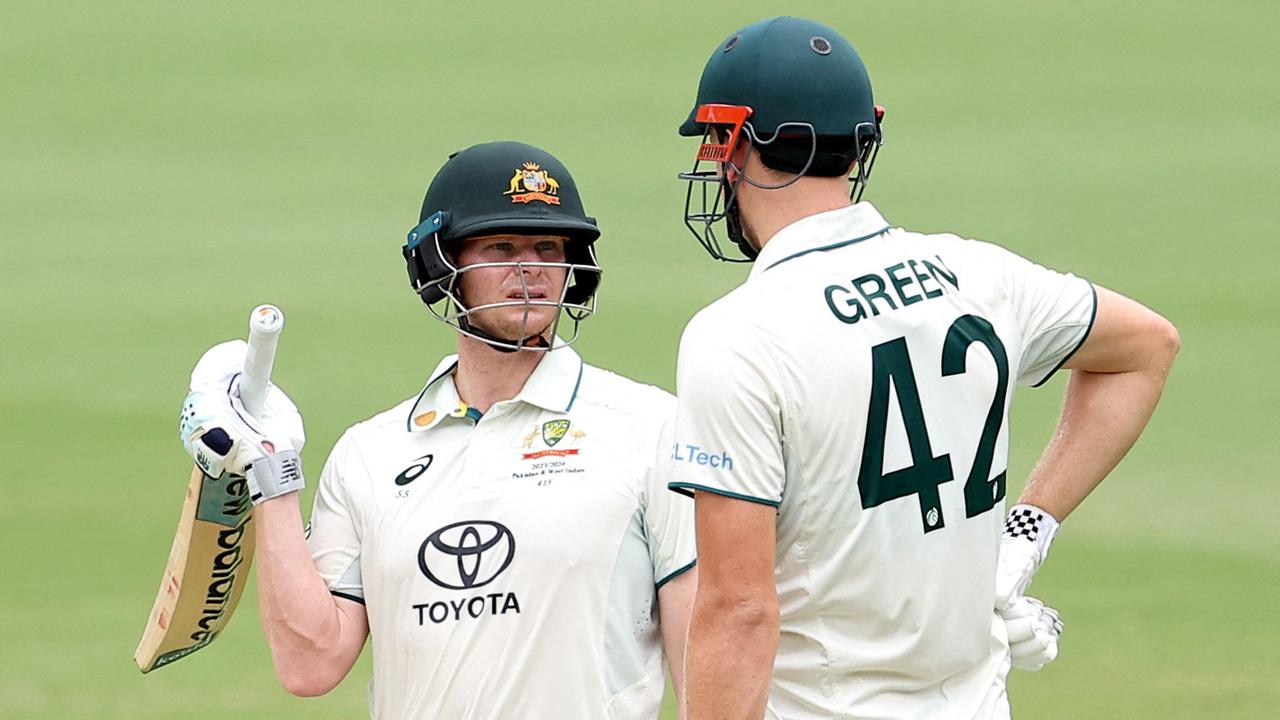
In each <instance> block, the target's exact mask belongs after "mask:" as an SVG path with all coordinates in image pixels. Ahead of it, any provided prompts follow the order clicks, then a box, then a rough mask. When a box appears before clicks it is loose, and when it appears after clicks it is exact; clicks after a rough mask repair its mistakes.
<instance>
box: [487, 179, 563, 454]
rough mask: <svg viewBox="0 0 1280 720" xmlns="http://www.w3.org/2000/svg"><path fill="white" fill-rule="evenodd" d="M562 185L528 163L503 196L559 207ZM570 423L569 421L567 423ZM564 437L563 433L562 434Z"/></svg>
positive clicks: (515, 200) (513, 199) (521, 201)
mask: <svg viewBox="0 0 1280 720" xmlns="http://www.w3.org/2000/svg"><path fill="white" fill-rule="evenodd" d="M559 192H560V183H559V182H557V181H556V179H555V178H553V177H551V176H550V175H548V174H547V171H546V170H543V169H542V166H540V165H538V163H533V162H527V163H525V164H524V167H519V168H516V172H515V174H514V175H512V176H511V181H510V187H509V188H508V189H507V191H506V192H504V193H502V194H503V195H510V196H511V202H513V203H530V202H533V201H535V200H537V201H540V202H544V203H546V204H548V205H559V204H560V198H558V197H556V195H557V194H559ZM566 422H568V421H566ZM561 434H562V435H563V433H561Z"/></svg>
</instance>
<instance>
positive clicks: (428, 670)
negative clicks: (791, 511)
mask: <svg viewBox="0 0 1280 720" xmlns="http://www.w3.org/2000/svg"><path fill="white" fill-rule="evenodd" d="M455 367H456V356H451V357H448V358H445V359H444V361H442V362H441V363H440V365H439V367H437V368H436V370H435V372H434V373H432V376H431V379H430V381H429V382H428V383H427V386H426V388H425V389H424V390H423V391H422V394H421V395H420V396H419V397H418V398H417V399H414V400H410V401H407V402H405V403H402V404H401V405H399V406H397V407H395V408H392V409H391V410H388V411H387V412H384V413H382V414H381V415H378V416H376V417H374V418H372V419H370V420H368V421H365V422H363V423H360V424H358V425H356V426H354V427H352V428H351V429H349V430H348V431H347V432H346V433H345V434H344V435H343V436H342V438H341V439H339V441H338V443H337V445H336V446H335V447H334V449H333V452H332V454H331V455H330V457H329V460H328V462H327V463H326V465H325V468H324V472H323V474H322V475H321V478H320V483H319V487H318V490H317V493H316V499H315V509H314V511H313V513H312V518H311V533H310V537H309V540H308V542H309V545H310V548H311V553H312V556H313V557H314V559H315V562H316V566H317V567H318V568H319V570H320V574H321V575H322V576H323V577H324V579H325V580H326V581H327V582H328V584H329V588H330V590H331V591H332V592H333V593H334V594H335V595H337V596H340V597H345V598H350V599H353V600H357V601H359V602H362V603H364V604H365V608H366V611H367V612H368V616H369V628H370V635H371V637H372V643H373V662H374V672H373V680H372V682H371V683H370V705H371V715H372V716H373V717H374V718H395V719H397V720H400V719H405V718H423V719H428V718H430V719H434V718H449V719H450V720H462V719H480V718H494V719H502V720H507V719H509V718H557V719H564V720H574V719H578V718H580V719H582V720H597V719H601V718H611V719H612V718H620V719H621V718H626V719H630V718H644V719H646V720H652V719H653V718H657V716H658V712H659V707H660V705H661V701H662V694H663V690H664V687H665V680H664V676H663V670H664V661H663V654H662V649H661V643H660V636H659V632H658V626H657V623H658V614H657V605H656V600H657V589H658V588H659V587H660V586H661V585H662V584H663V583H664V582H666V581H667V580H669V579H671V578H673V577H675V576H676V575H678V574H680V573H681V572H683V571H685V570H687V569H689V568H690V567H691V566H692V564H693V562H694V537H693V514H692V509H693V503H692V502H691V501H689V500H687V499H686V498H681V497H678V496H676V495H674V494H673V493H671V492H669V491H667V490H666V487H665V486H666V483H667V482H668V480H669V479H670V478H669V476H668V471H669V469H670V465H669V458H670V455H671V442H672V436H671V427H670V426H671V422H670V419H671V418H672V417H673V415H674V402H675V400H674V398H673V397H671V395H669V394H668V393H666V392H663V391H662V390H659V389H657V388H654V387H650V386H646V385H641V384H638V383H635V382H632V381H630V380H627V379H625V378H622V377H620V376H618V375H614V374H612V373H609V372H607V371H604V370H600V369H597V368H594V367H591V366H589V365H586V364H584V363H583V362H582V359H581V358H579V357H578V355H577V354H575V353H574V352H573V351H572V350H570V349H568V348H560V349H557V350H555V351H553V352H549V353H547V355H546V356H545V357H544V358H543V359H542V361H541V362H540V363H539V364H538V366H537V368H536V369H535V371H534V373H533V375H532V376H531V377H530V379H529V381H528V383H526V385H525V387H524V390H523V391H522V392H521V393H520V395H519V396H518V397H517V398H515V399H514V400H511V401H509V402H503V403H498V404H496V405H494V406H493V407H492V408H490V410H489V412H487V413H485V414H484V415H483V417H482V416H480V414H479V413H477V412H476V411H475V410H473V409H468V408H467V407H466V406H465V405H464V404H462V403H461V402H460V400H459V398H458V394H457V390H456V388H455V386H454V383H453V374H452V373H453V370H454V368H455Z"/></svg>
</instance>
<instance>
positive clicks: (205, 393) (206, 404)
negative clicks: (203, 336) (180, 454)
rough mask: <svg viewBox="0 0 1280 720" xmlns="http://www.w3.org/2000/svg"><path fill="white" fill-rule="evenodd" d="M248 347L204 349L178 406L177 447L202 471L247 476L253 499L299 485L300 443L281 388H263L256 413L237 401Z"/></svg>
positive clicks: (297, 418) (238, 343) (233, 344)
mask: <svg viewBox="0 0 1280 720" xmlns="http://www.w3.org/2000/svg"><path fill="white" fill-rule="evenodd" d="M247 347H248V346H247V345H246V344H245V343H244V341H242V340H233V341H230V342H225V343H222V344H220V345H215V346H214V347H212V348H210V349H209V351H208V352H206V353H205V354H204V355H203V356H202V357H201V358H200V362H199V363H197V364H196V368H195V370H193V371H192V373H191V386H190V387H191V392H190V394H189V395H187V399H186V401H185V402H184V403H183V406H182V417H181V418H180V420H179V436H180V437H181V439H182V447H183V448H184V449H185V450H186V451H187V453H188V454H190V455H191V457H192V459H194V460H195V462H196V465H197V466H198V467H199V468H200V469H201V471H203V472H204V473H205V474H206V475H211V476H213V477H218V476H220V475H221V474H222V473H224V472H226V473H229V474H231V475H237V476H243V477H245V479H246V480H247V481H248V485H249V498H250V499H251V500H252V501H253V502H254V504H255V505H256V504H258V503H261V502H263V501H265V500H269V499H271V498H273V497H278V496H280V495H284V494H286V493H291V492H297V491H298V490H301V489H302V488H303V487H304V485H305V483H304V481H303V477H302V460H301V458H300V457H299V455H298V453H299V452H300V451H301V450H302V447H303V445H304V444H305V443H306V433H305V432H304V430H303V426H302V416H301V415H300V414H299V413H298V408H297V407H296V406H295V405H294V404H293V401H292V400H290V399H289V396H288V395H285V393H284V391H283V390H281V389H280V388H278V387H276V386H274V385H272V386H270V387H269V388H268V390H267V396H266V399H265V401H264V402H263V409H262V414H261V417H260V418H255V417H254V416H252V415H250V414H249V412H248V411H247V410H246V409H245V407H244V404H243V403H242V402H241V400H240V370H241V368H243V366H244V355H245V351H246V348H247Z"/></svg>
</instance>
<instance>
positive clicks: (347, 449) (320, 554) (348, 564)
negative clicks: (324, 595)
mask: <svg viewBox="0 0 1280 720" xmlns="http://www.w3.org/2000/svg"><path fill="white" fill-rule="evenodd" d="M366 482H367V477H366V476H365V474H364V469H363V466H361V465H360V464H359V463H358V462H357V456H356V453H355V450H354V449H353V448H351V443H350V441H349V440H348V439H347V438H346V437H345V436H344V437H342V438H341V439H339V440H338V443H337V444H336V445H335V446H334V448H333V452H331V453H330V454H329V459H328V460H327V461H326V462H325V464H324V470H323V471H321V473H320V482H319V485H318V486H317V488H316V496H315V504H314V506H313V507H312V510H311V523H310V525H309V526H308V529H307V548H308V549H309V550H310V551H311V559H312V560H313V561H314V562H315V564H316V569H317V570H318V571H319V572H320V577H321V578H323V579H324V582H325V584H326V585H327V586H328V587H329V592H331V593H333V594H334V595H336V596H338V597H342V598H346V599H348V600H354V601H356V602H359V603H362V604H363V603H364V583H363V581H362V580H361V577H360V525H359V522H358V521H357V518H358V514H357V511H356V508H355V507H354V503H353V502H352V497H353V493H351V492H350V491H349V490H350V487H349V486H350V485H351V483H366Z"/></svg>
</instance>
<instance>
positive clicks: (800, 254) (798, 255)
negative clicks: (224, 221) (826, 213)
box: [764, 225, 893, 272]
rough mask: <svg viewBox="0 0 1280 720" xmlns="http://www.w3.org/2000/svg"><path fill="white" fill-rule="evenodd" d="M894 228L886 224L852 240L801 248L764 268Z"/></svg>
mask: <svg viewBox="0 0 1280 720" xmlns="http://www.w3.org/2000/svg"><path fill="white" fill-rule="evenodd" d="M892 229H893V226H892V225H885V226H884V227H882V228H880V229H879V230H876V231H875V232H873V233H867V234H866V235H862V236H860V237H856V238H853V239H851V240H841V241H840V242H836V243H832V244H830V245H823V246H821V247H816V248H807V249H805V250H801V251H799V252H795V253H792V254H790V255H788V256H786V257H784V258H782V259H781V260H779V261H777V262H775V263H772V264H770V265H769V266H768V267H766V268H765V269H764V272H769V271H770V270H772V269H774V268H776V267H778V266H779V265H781V264H782V263H785V262H789V261H791V260H795V259H796V258H798V257H802V256H804V255H808V254H809V253H815V252H824V251H827V250H836V249H838V248H842V247H845V246H846V245H853V244H855V243H860V242H862V241H863V240H870V239H871V238H873V237H875V236H877V235H882V234H884V233H886V232H888V231H890V230H892Z"/></svg>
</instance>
